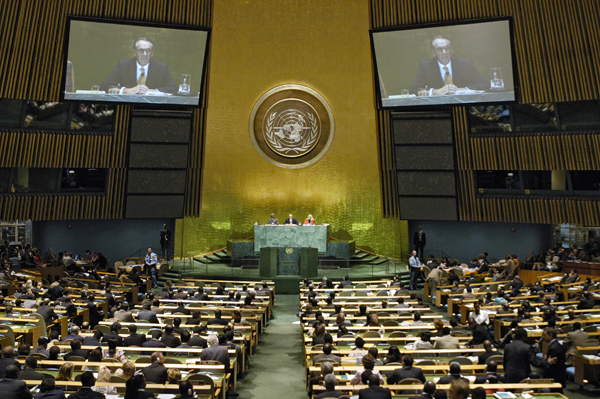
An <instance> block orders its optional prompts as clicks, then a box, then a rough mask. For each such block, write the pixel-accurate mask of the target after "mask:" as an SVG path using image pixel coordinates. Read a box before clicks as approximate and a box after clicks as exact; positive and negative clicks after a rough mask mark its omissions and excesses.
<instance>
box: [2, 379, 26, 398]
mask: <svg viewBox="0 0 600 399" xmlns="http://www.w3.org/2000/svg"><path fill="white" fill-rule="evenodd" d="M0 391H1V392H2V398H4V399H29V398H31V392H29V389H27V385H25V382H23V381H21V380H13V379H12V378H10V379H9V378H2V379H0Z"/></svg>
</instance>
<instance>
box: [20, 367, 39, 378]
mask: <svg viewBox="0 0 600 399" xmlns="http://www.w3.org/2000/svg"><path fill="white" fill-rule="evenodd" d="M42 378H44V376H43V375H42V374H41V373H38V372H37V371H35V370H32V369H23V370H21V372H20V373H19V379H20V380H23V381H24V380H40V381H41V380H42Z"/></svg>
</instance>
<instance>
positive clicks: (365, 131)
mask: <svg viewBox="0 0 600 399" xmlns="http://www.w3.org/2000/svg"><path fill="white" fill-rule="evenodd" d="M212 27H213V32H212V44H211V62H210V84H209V95H208V108H207V117H206V132H205V153H204V172H203V181H202V213H201V216H200V217H198V218H185V219H183V220H182V221H179V223H178V227H177V228H178V230H177V231H182V232H183V237H181V236H178V237H176V242H175V247H176V252H177V255H182V256H187V255H189V254H197V253H202V252H206V251H209V250H212V249H215V248H217V247H220V246H225V245H226V243H227V239H228V238H230V237H233V238H246V237H249V236H251V235H252V234H253V224H254V222H255V221H258V222H260V223H265V222H266V220H267V219H268V217H269V214H270V213H271V212H274V213H275V214H276V215H277V217H278V218H279V220H283V219H284V218H285V217H286V216H287V215H288V213H290V212H291V213H293V214H294V215H295V216H296V217H297V218H298V219H302V220H303V219H304V218H305V217H306V215H307V214H308V213H311V214H313V215H314V216H315V218H316V219H317V222H318V223H323V222H328V223H330V224H331V231H332V234H333V235H334V236H337V237H340V238H346V237H348V236H352V237H353V238H354V239H355V240H356V243H357V245H358V246H359V247H366V248H370V249H371V250H373V251H374V252H377V253H381V254H385V255H389V256H394V257H397V256H399V254H400V236H399V235H400V233H399V232H400V225H399V222H398V220H394V219H384V218H383V216H382V215H383V212H382V206H381V202H382V201H381V194H380V191H381V190H380V173H379V161H378V155H377V154H378V147H377V145H378V144H377V141H378V136H377V121H376V118H377V115H376V108H375V98H374V87H373V70H372V62H371V54H370V43H369V35H368V29H369V3H368V2H367V1H366V0H365V1H344V0H335V1H322V0H307V1H302V2H298V1H296V0H284V1H277V2H273V1H271V0H256V1H244V0H231V1H226V2H224V1H219V2H215V4H214V9H213V24H212ZM282 84H301V85H305V86H308V87H310V88H312V89H313V90H315V91H317V92H318V93H319V94H321V95H322V96H323V97H324V98H325V99H326V100H327V102H328V103H329V104H330V106H331V108H332V110H333V115H334V118H335V125H336V131H335V137H334V140H333V142H332V144H331V147H330V148H329V150H328V152H327V153H326V154H325V156H324V157H323V158H322V159H321V160H320V161H319V162H317V163H315V164H314V165H311V166H308V167H306V168H303V169H300V170H291V169H283V168H279V167H277V166H274V165H272V164H270V163H269V162H267V161H265V160H264V159H263V158H262V157H261V156H260V155H259V154H258V152H257V151H256V150H255V149H254V147H253V145H252V142H251V140H250V136H249V130H248V123H249V118H250V113H251V111H252V108H253V106H254V104H255V103H256V101H257V100H258V99H259V98H260V96H261V95H262V94H264V93H265V92H266V91H268V90H269V89H271V88H273V87H276V86H278V85H282ZM180 229H181V230H180Z"/></svg>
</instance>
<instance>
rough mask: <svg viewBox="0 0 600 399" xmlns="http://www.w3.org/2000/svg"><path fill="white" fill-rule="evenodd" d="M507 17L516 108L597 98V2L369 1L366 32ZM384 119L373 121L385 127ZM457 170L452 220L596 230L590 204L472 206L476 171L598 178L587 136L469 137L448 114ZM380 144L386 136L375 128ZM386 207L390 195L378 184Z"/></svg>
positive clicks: (487, 202)
mask: <svg viewBox="0 0 600 399" xmlns="http://www.w3.org/2000/svg"><path fill="white" fill-rule="evenodd" d="M507 15H509V16H512V17H513V18H514V32H513V33H514V41H515V53H516V58H517V72H518V79H519V82H520V86H521V87H520V93H521V97H520V102H522V103H541V102H562V101H577V100H591V99H597V98H599V97H600V53H599V52H597V51H590V49H596V48H598V47H599V46H600V2H598V1H597V0H527V1H522V0H456V1H443V0H424V1H418V2H416V1H412V0H371V25H372V28H384V27H396V26H403V25H415V24H424V23H433V22H444V21H452V20H467V19H474V18H485V17H499V16H507ZM386 112H388V111H383V112H381V113H380V115H379V120H380V121H384V120H386V115H385V113H386ZM452 112H453V120H454V125H453V127H454V132H455V143H456V154H457V165H458V169H459V170H458V198H459V218H460V219H461V220H473V221H512V222H524V223H575V224H587V225H598V223H600V220H599V218H600V216H599V212H598V210H599V207H600V201H599V200H597V199H593V198H592V199H582V200H579V199H566V198H554V199H545V198H519V199H514V198H479V197H478V196H477V188H476V181H475V172H474V171H476V170H598V169H600V157H599V156H598V155H597V153H598V148H600V135H599V134H598V132H594V131H588V132H586V131H583V132H577V134H569V133H565V132H546V133H544V132H542V133H539V134H535V135H496V136H485V137H474V136H470V135H469V133H468V123H467V109H466V108H464V107H456V108H453V109H452ZM379 134H380V142H384V140H385V136H386V135H387V134H388V132H387V131H386V130H385V124H384V123H380V125H379ZM385 151H386V148H384V147H381V148H380V156H381V164H382V172H381V173H382V179H381V181H382V191H383V193H384V195H387V196H388V197H387V198H386V199H384V202H386V201H387V203H392V200H393V198H392V197H394V198H397V196H398V193H397V188H396V191H394V187H392V186H391V185H388V183H387V180H386V179H385V173H386V171H385V168H384V164H385V159H386V157H387V154H384V152H385Z"/></svg>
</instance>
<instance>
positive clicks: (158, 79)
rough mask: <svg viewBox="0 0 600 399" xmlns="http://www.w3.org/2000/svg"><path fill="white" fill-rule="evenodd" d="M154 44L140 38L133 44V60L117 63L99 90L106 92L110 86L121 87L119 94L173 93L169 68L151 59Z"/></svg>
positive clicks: (174, 86)
mask: <svg viewBox="0 0 600 399" xmlns="http://www.w3.org/2000/svg"><path fill="white" fill-rule="evenodd" d="M152 56H154V44H153V43H152V41H150V40H148V39H146V38H144V37H142V38H139V39H137V40H136V41H135V42H134V43H133V58H129V59H126V60H121V61H119V62H117V65H116V66H115V69H113V71H112V73H111V74H110V76H109V77H108V78H106V80H105V81H104V83H102V85H101V86H100V90H104V91H107V90H108V89H109V88H110V87H111V86H115V87H116V86H119V85H120V86H121V87H122V89H121V91H122V93H120V94H141V95H145V94H146V93H150V92H157V91H160V92H163V93H175V91H176V90H177V89H176V86H177V85H176V83H175V81H174V80H173V78H172V77H171V71H170V70H169V66H168V65H167V64H165V63H163V62H160V61H156V60H153V59H152Z"/></svg>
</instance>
